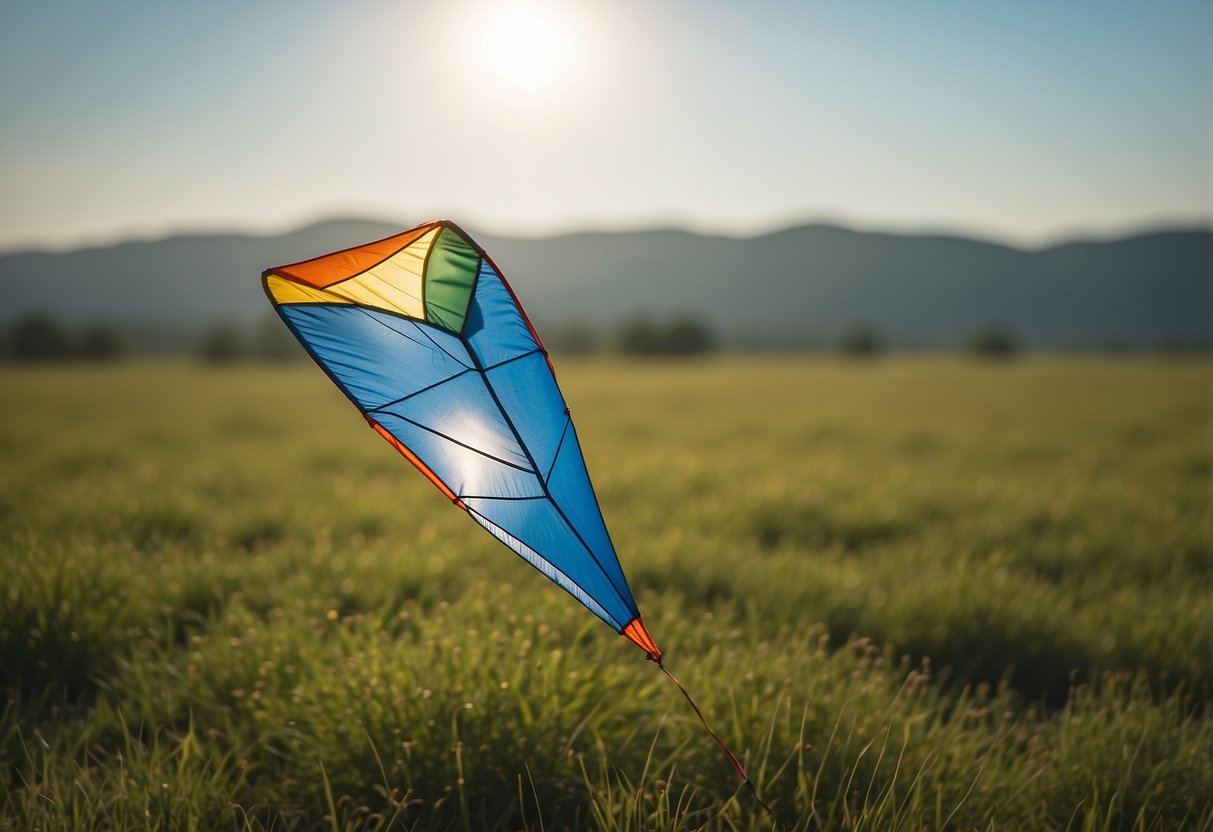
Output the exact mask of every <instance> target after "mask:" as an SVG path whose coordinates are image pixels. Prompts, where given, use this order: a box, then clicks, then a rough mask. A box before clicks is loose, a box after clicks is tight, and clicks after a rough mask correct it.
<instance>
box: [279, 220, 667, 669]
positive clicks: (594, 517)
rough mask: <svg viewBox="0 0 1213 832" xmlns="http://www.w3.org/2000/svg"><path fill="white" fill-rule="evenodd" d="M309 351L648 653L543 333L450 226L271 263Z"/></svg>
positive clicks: (444, 486)
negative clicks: (286, 262) (285, 262)
mask: <svg viewBox="0 0 1213 832" xmlns="http://www.w3.org/2000/svg"><path fill="white" fill-rule="evenodd" d="M262 280H263V283H264V285H265V292H266V294H267V295H268V296H269V298H270V300H271V301H272V302H273V304H274V307H275V308H276V309H277V310H278V314H279V315H280V316H281V317H282V320H283V321H284V322H285V323H286V325H287V326H288V327H290V330H291V332H293V333H294V334H295V337H296V338H298V339H299V342H300V343H301V344H303V346H304V347H305V348H306V349H307V351H308V353H309V354H311V356H312V358H313V359H315V361H316V363H317V364H319V365H320V366H321V368H323V369H324V371H325V372H326V373H328V376H329V378H331V379H332V380H333V383H335V384H336V385H337V386H338V387H339V388H341V390H342V392H344V393H345V394H346V395H347V396H349V398H350V400H351V401H352V402H353V403H354V404H355V405H357V407H358V409H359V410H360V411H362V414H363V416H365V417H366V420H367V422H368V423H369V424H370V426H371V427H372V428H374V429H375V430H376V431H377V432H378V433H379V435H381V436H382V437H383V438H384V439H386V440H387V441H388V442H389V443H391V445H392V446H393V447H394V448H395V449H396V450H397V451H399V452H400V453H401V454H402V455H403V456H404V458H405V459H407V460H408V461H409V462H411V463H412V464H413V465H415V466H416V467H417V468H418V469H419V470H420V471H421V473H423V474H425V475H426V477H428V478H429V480H430V482H432V483H433V484H434V485H435V486H437V487H438V489H439V490H440V491H441V492H442V493H443V494H445V495H446V496H447V498H448V499H450V500H451V501H452V502H453V503H454V504H455V505H456V506H458V507H459V508H461V509H463V510H464V511H466V512H467V513H468V515H469V516H471V518H472V519H473V520H475V521H476V522H477V523H479V524H480V525H481V526H483V527H484V528H485V529H486V530H488V532H489V533H490V534H492V535H493V536H494V537H496V538H497V539H498V540H500V541H501V542H502V543H504V544H505V545H506V546H509V547H510V548H511V549H513V550H514V551H515V552H517V553H518V554H519V555H521V556H522V557H523V558H525V559H526V560H527V561H529V562H530V563H531V565H533V566H534V567H535V568H536V569H538V570H539V571H540V572H542V573H543V574H544V575H547V576H548V578H550V579H551V580H553V581H554V582H556V583H557V584H558V585H559V586H560V587H561V588H562V589H564V590H565V591H566V592H568V593H569V594H570V595H572V596H573V597H574V598H576V599H577V600H578V601H580V602H581V603H582V604H584V605H585V606H586V607H587V608H588V609H589V610H590V612H592V613H594V614H595V615H596V616H598V617H599V618H601V619H602V620H603V621H605V622H606V623H607V624H609V625H610V626H611V627H612V628H613V629H614V630H615V631H616V632H618V633H620V634H621V635H624V636H626V637H627V638H628V639H630V640H631V641H633V642H635V643H636V644H637V645H638V646H639V647H640V648H641V649H642V650H644V651H645V652H646V653H647V654H648V655H649V657H650V658H652V659H653V660H654V661H656V660H658V659H660V658H661V651H660V650H658V649H657V645H656V644H655V643H654V642H653V639H652V638H651V637H650V636H649V633H648V630H646V629H645V626H644V622H643V621H642V620H641V618H640V612H639V610H637V608H636V602H635V600H633V598H632V592H631V590H630V589H629V588H628V582H627V579H626V578H625V577H624V575H623V570H622V569H621V568H620V567H619V559H618V557H616V555H615V548H614V546H612V545H611V537H610V535H609V534H608V533H607V529H606V524H605V523H604V522H603V519H602V512H601V510H600V509H599V508H598V501H597V499H596V498H595V496H594V489H593V486H592V485H591V484H590V478H589V474H588V473H587V472H586V467H585V462H584V460H583V459H582V456H581V446H580V444H579V443H578V441H577V431H576V429H575V428H574V427H573V420H572V418H571V417H570V415H569V408H568V406H567V405H566V404H565V401H564V397H563V396H562V395H561V394H560V388H559V387H557V386H556V377H555V375H554V374H553V372H552V365H551V362H550V361H548V357H547V352H546V351H545V350H544V349H543V345H542V343H540V341H539V336H538V335H537V334H536V333H535V329H534V327H533V326H531V323H530V321H529V320H528V319H527V316H526V313H525V312H523V311H522V307H521V306H519V304H518V299H517V298H516V297H514V293H513V291H512V290H511V289H510V286H509V284H508V283H506V281H505V278H504V277H502V275H501V272H500V270H499V269H498V268H497V267H496V266H495V265H494V263H493V261H492V260H491V259H489V256H488V255H487V254H485V252H484V250H483V249H481V248H480V247H479V246H477V245H476V244H475V243H474V242H472V240H471V238H470V237H469V236H468V235H467V234H466V233H465V232H464V231H463V230H461V229H460V228H459V227H458V226H456V225H455V224H454V223H451V222H447V221H439V222H431V223H426V224H425V225H420V226H418V227H416V228H414V229H412V230H410V231H405V232H404V233H403V234H397V235H395V236H393V237H388V238H386V239H384V240H380V241H378V242H374V243H369V244H367V245H363V246H357V247H355V248H350V249H346V250H344V251H339V252H336V253H334V254H327V255H325V256H323V257H317V258H315V259H313V260H305V261H303V262H301V263H294V264H291V265H289V266H277V267H275V268H272V269H267V270H266V271H265V272H264V273H263V274H262Z"/></svg>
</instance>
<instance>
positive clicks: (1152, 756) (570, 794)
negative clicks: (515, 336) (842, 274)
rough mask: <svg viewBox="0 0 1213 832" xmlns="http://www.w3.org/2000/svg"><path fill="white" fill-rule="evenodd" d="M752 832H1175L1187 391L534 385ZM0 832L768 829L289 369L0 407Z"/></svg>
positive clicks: (1, 381) (973, 379) (637, 662)
mask: <svg viewBox="0 0 1213 832" xmlns="http://www.w3.org/2000/svg"><path fill="white" fill-rule="evenodd" d="M558 372H559V376H560V380H561V383H562V385H563V387H564V389H565V392H566V395H567V397H568V399H569V401H570V404H571V406H572V409H573V415H574V418H575V419H576V420H577V424H578V428H579V431H580V434H581V438H582V441H583V444H584V445H585V450H586V455H587V459H588V463H589V467H590V470H591V473H592V474H593V476H594V481H595V485H596V487H597V491H598V494H599V497H600V499H601V501H602V504H603V509H604V513H605V515H606V518H607V522H608V524H609V526H610V528H611V530H612V534H613V537H614V539H615V543H616V546H617V548H618V550H619V552H620V558H621V560H622V562H623V566H624V569H625V571H626V572H627V574H628V576H629V579H630V581H631V584H632V587H633V590H634V591H635V592H636V595H637V599H638V602H639V604H640V606H641V609H642V610H643V612H644V614H645V619H646V621H647V622H648V624H649V628H650V630H651V631H652V633H653V635H654V637H655V638H656V639H657V641H658V643H659V644H660V645H661V647H662V648H663V650H665V652H666V656H667V660H668V663H669V666H670V667H671V669H673V670H674V672H675V673H677V674H678V675H679V677H680V678H681V679H682V680H683V681H684V682H685V683H686V684H687V686H688V687H689V688H690V689H691V690H692V692H693V693H694V694H695V695H696V698H697V699H698V700H699V702H700V704H701V705H702V706H703V707H704V709H705V711H706V713H707V714H708V717H709V719H710V720H711V721H712V723H713V725H714V727H715V728H716V730H717V731H718V733H720V734H721V735H722V737H723V738H724V739H725V740H726V742H728V743H729V744H730V745H731V746H732V747H733V749H734V750H735V751H736V752H737V753H738V755H739V756H740V757H741V758H742V759H743V760H744V761H745V763H746V765H747V767H748V768H749V770H750V773H751V775H752V776H753V777H754V779H755V781H756V783H757V785H758V788H759V791H760V793H761V794H762V795H763V797H764V799H766V800H767V801H768V802H769V803H771V804H773V805H774V806H775V808H776V810H777V812H778V813H779V815H780V817H781V819H782V822H783V824H784V825H785V827H786V828H788V829H798V830H809V829H821V830H833V829H848V830H859V829H872V830H887V829H907V830H910V829H915V830H917V829H924V828H925V829H937V828H953V829H1082V830H1088V829H1089V830H1120V829H1124V830H1139V829H1140V830H1154V829H1157V830H1170V829H1213V789H1211V788H1210V784H1213V715H1211V713H1210V704H1211V702H1213V654H1211V641H1210V637H1211V627H1213V609H1211V605H1213V602H1211V597H1213V592H1211V581H1210V578H1211V576H1213V562H1211V557H1213V555H1211V545H1213V500H1211V497H1213V433H1211V428H1210V425H1211V424H1213V367H1210V365H1209V364H1207V363H1197V362H1191V363H1185V362H1161V361H1159V362H1152V361H1145V360H1141V361H1134V360H1123V361H1096V360H1090V361H1082V360H1066V361H1062V360H1056V361H1053V360H1031V361H1022V362H1017V363H1012V364H1007V365H998V366H990V365H985V364H977V363H970V362H966V361H948V360H935V359H931V360H927V359H921V360H889V361H881V362H871V363H856V364H852V363H844V362H833V361H810V360H762V361H759V360H754V361H741V360H724V359H721V360H717V361H709V362H703V363H687V364H682V363H670V364H660V363H658V364H647V363H640V364H626V363H605V362H601V363H600V362H587V363H578V362H573V361H566V362H559V363H558ZM0 460H2V461H3V464H2V465H0V686H2V687H3V689H4V700H3V708H2V711H0V762H2V764H3V769H4V772H5V773H4V776H5V777H6V778H7V782H6V789H5V791H4V792H3V794H0V829H7V828H11V829H46V830H53V829H65V830H67V829H71V830H75V829H145V828H146V829H199V830H211V829H236V830H244V829H256V830H262V829H276V830H287V829H317V830H331V829H337V830H346V829H369V830H378V829H455V830H469V829H471V830H481V829H502V830H505V829H520V828H527V829H545V830H559V829H565V828H570V829H607V830H640V829H646V830H647V829H652V830H673V829H699V828H706V829H722V830H744V829H769V828H771V824H770V821H769V819H768V818H766V817H765V816H764V814H763V813H762V811H761V810H760V809H759V808H758V807H757V806H756V805H755V804H754V802H753V801H752V800H751V799H750V798H749V795H748V794H747V793H746V792H745V791H744V789H741V788H739V783H738V782H737V781H736V778H735V777H734V775H733V773H732V770H731V768H730V767H729V765H728V763H727V761H725V759H724V758H723V756H722V755H721V754H720V753H719V751H718V749H716V748H715V746H714V744H713V743H712V742H711V740H710V738H708V736H707V735H706V734H705V733H704V732H703V730H702V728H701V727H700V726H699V724H698V722H697V721H696V720H695V717H694V714H693V713H692V712H691V710H690V709H689V708H688V707H687V706H686V703H685V702H683V701H682V699H681V696H680V695H679V694H678V691H677V689H676V688H674V687H673V686H672V685H670V684H669V683H668V682H667V681H666V680H665V679H664V678H663V677H662V676H661V675H660V674H659V673H658V672H657V671H656V668H654V667H653V666H652V665H651V664H649V663H647V662H645V661H644V660H643V656H642V654H641V653H640V651H638V650H637V649H636V648H635V647H634V646H632V645H630V644H628V643H627V642H626V641H625V640H623V639H620V638H618V637H616V636H614V635H613V634H612V633H611V632H610V631H609V630H608V629H607V628H606V627H604V626H603V625H602V624H601V623H600V622H599V621H598V620H597V619H595V618H594V617H593V616H592V615H590V614H589V613H588V612H586V611H585V610H584V609H583V608H582V607H581V606H580V605H579V604H577V603H576V602H575V601H574V600H573V599H571V598H569V597H568V596H566V595H564V594H563V593H562V592H560V591H559V590H558V589H556V588H555V587H554V586H552V585H551V584H550V583H549V582H547V581H546V580H545V579H543V577H542V576H540V575H539V574H538V573H537V572H535V571H534V570H532V569H530V568H529V567H528V566H527V565H526V564H525V563H523V562H522V561H520V560H519V559H518V558H517V557H515V556H513V555H512V554H511V553H509V552H508V551H507V550H506V549H505V548H503V547H501V546H500V545H499V544H497V543H496V542H495V541H493V540H492V539H491V538H490V537H489V536H488V535H485V534H484V533H483V532H481V531H480V530H479V529H478V528H476V526H475V524H473V523H471V522H469V521H468V520H467V518H466V517H465V516H463V514H462V513H461V512H459V511H458V510H456V509H454V508H453V507H452V506H451V505H450V504H449V502H447V501H446V500H445V499H444V498H443V497H442V495H441V494H439V493H438V492H437V491H436V490H435V489H433V487H432V486H430V485H429V484H428V483H427V482H425V481H424V479H423V478H422V477H421V476H420V475H418V474H417V473H416V472H415V471H414V470H413V469H412V468H411V467H410V466H408V465H407V464H406V463H405V462H404V461H403V460H401V459H400V458H399V457H398V456H397V455H396V454H395V453H394V452H392V451H391V449H390V448H388V447H387V445H386V444H385V443H384V442H383V441H382V440H381V439H379V438H378V437H377V436H375V435H374V434H373V433H372V432H371V431H369V430H367V429H366V428H365V426H364V423H363V422H362V420H361V418H360V417H359V416H358V415H357V413H356V411H355V410H354V409H353V408H352V407H351V406H350V405H349V404H348V403H347V402H346V401H345V400H344V399H343V398H342V397H341V395H340V394H339V393H338V392H337V391H336V390H335V389H333V388H332V385H330V384H329V383H328V381H327V380H326V379H324V378H323V376H322V374H321V373H320V372H319V371H318V370H316V369H315V368H314V367H311V366H310V365H308V366H288V367H269V366H250V367H245V368H238V369H233V370H225V371H215V370H208V369H205V368H200V367H194V366H189V365H172V364H168V365H147V364H131V365H126V366H118V367H114V368H111V369H84V368H80V369H73V368H44V369H32V370H18V369H12V368H10V369H5V370H3V371H0Z"/></svg>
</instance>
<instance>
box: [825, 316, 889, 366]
mask: <svg viewBox="0 0 1213 832" xmlns="http://www.w3.org/2000/svg"><path fill="white" fill-rule="evenodd" d="M835 348H836V349H837V350H838V352H840V353H842V354H843V355H848V356H855V357H861V358H866V357H871V356H874V355H876V354H878V353H880V352H882V351H883V350H884V344H883V343H881V340H880V336H879V335H878V334H877V333H876V330H875V329H873V328H872V327H871V326H869V325H868V324H862V323H857V324H851V325H850V326H849V327H847V328H846V329H844V330H843V331H842V334H840V335H839V336H838V341H837V342H836V344H835Z"/></svg>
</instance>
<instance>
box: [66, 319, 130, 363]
mask: <svg viewBox="0 0 1213 832" xmlns="http://www.w3.org/2000/svg"><path fill="white" fill-rule="evenodd" d="M77 352H78V353H79V354H80V357H81V358H87V359H90V360H94V361H113V360H114V359H116V358H120V357H122V356H123V355H124V354H125V353H126V352H127V343H126V338H124V337H123V335H122V333H121V332H119V331H118V329H117V328H116V327H113V326H110V325H108V324H92V325H91V326H87V327H85V328H84V330H83V331H82V332H81V333H80V339H79V342H78V345H77Z"/></svg>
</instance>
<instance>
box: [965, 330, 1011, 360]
mask: <svg viewBox="0 0 1213 832" xmlns="http://www.w3.org/2000/svg"><path fill="white" fill-rule="evenodd" d="M968 347H969V352H970V353H972V354H973V355H976V356H978V357H980V358H1011V357H1012V356H1014V355H1015V354H1016V353H1017V352H1019V341H1018V340H1016V338H1015V336H1014V335H1013V334H1012V333H1011V331H1010V330H1008V329H1006V328H1005V327H1001V326H998V325H996V324H991V325H989V326H986V327H983V328H981V329H979V330H978V331H977V332H975V333H973V336H972V337H971V338H970V339H969V344H968Z"/></svg>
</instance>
